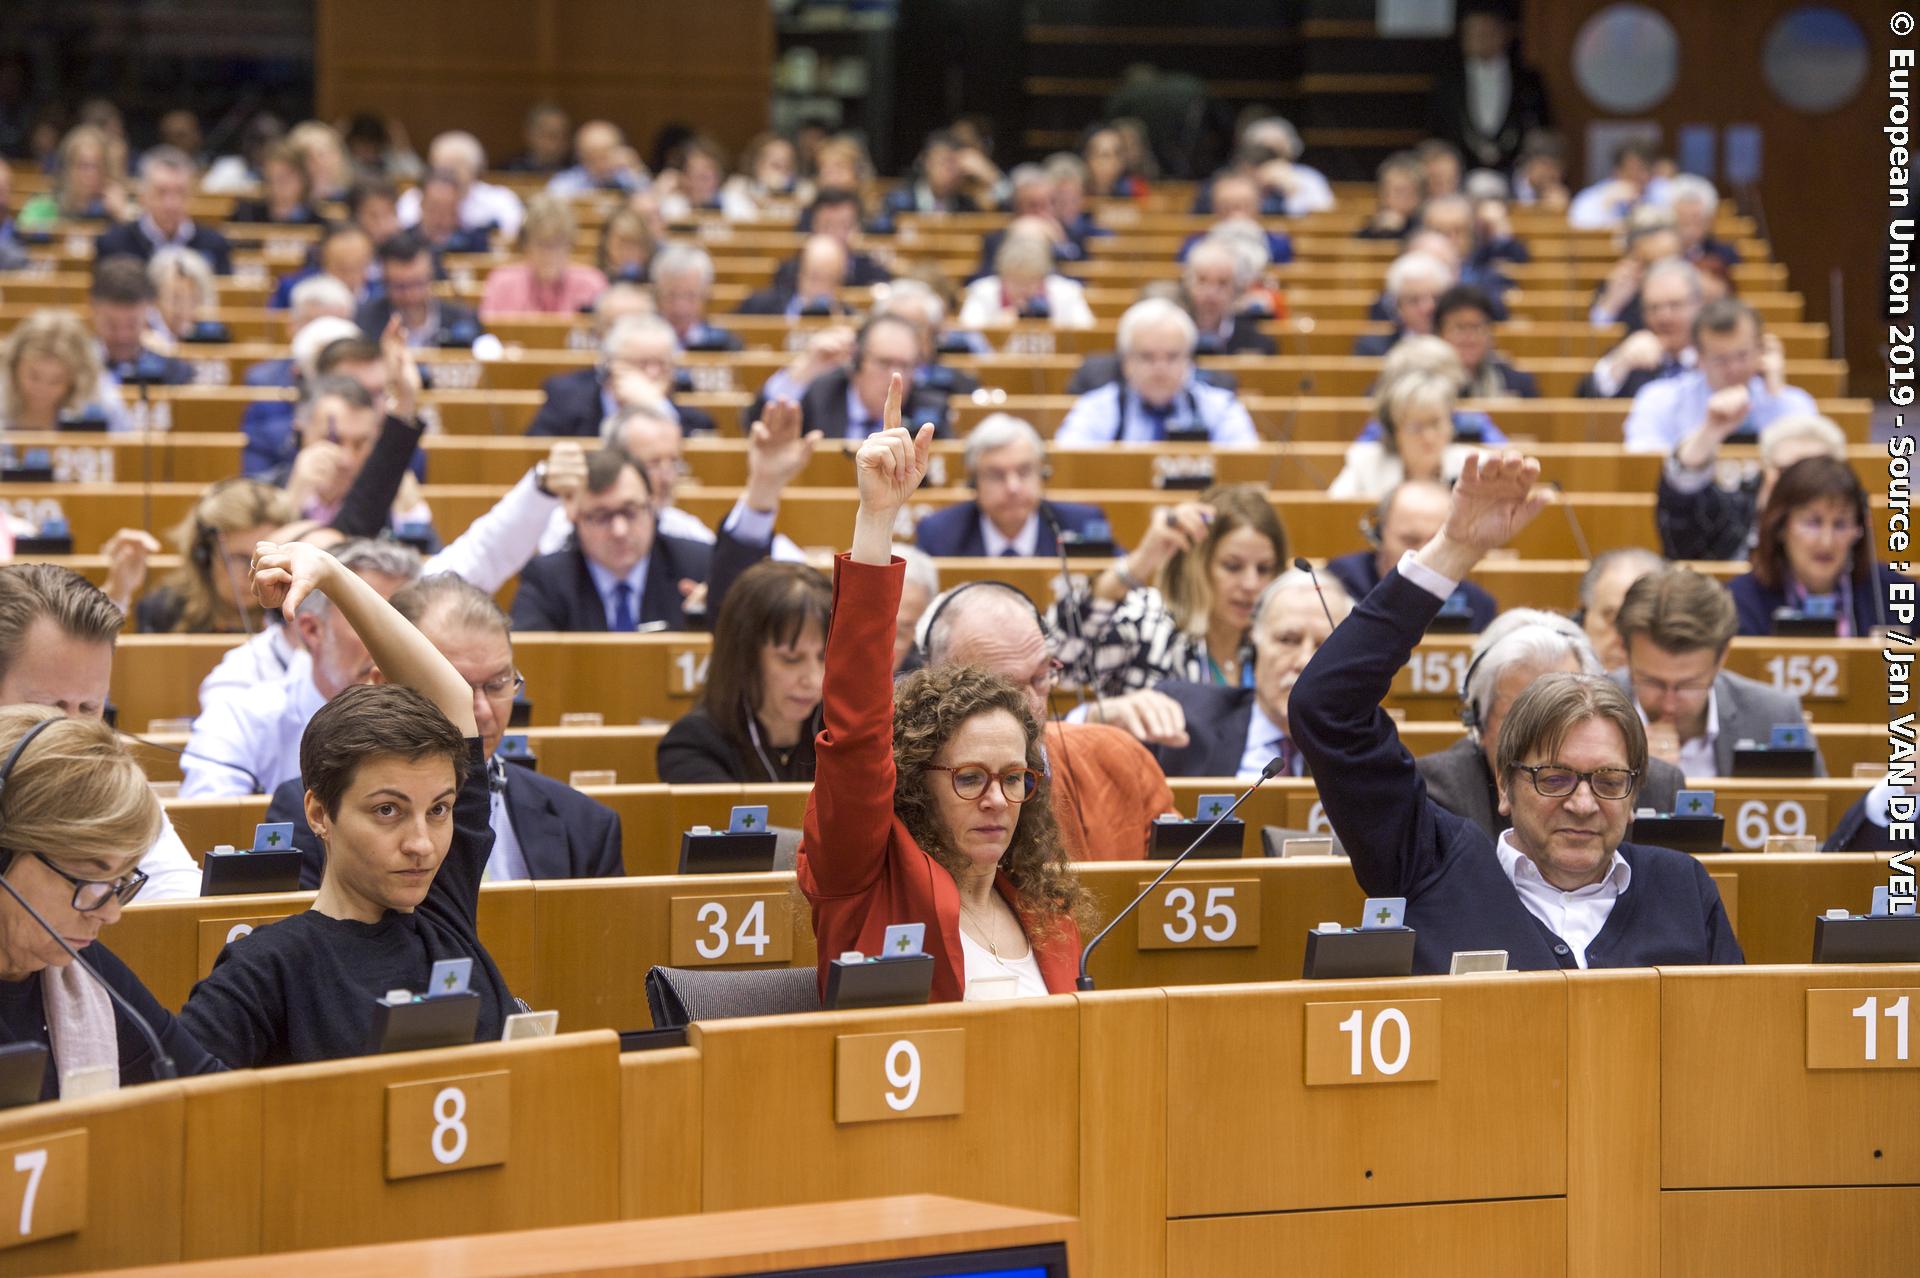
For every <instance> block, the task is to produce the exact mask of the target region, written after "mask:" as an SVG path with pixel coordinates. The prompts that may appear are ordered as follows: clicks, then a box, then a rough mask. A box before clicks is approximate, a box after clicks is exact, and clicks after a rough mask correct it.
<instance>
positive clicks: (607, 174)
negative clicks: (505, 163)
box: [529, 120, 647, 212]
mask: <svg viewBox="0 0 1920 1278" xmlns="http://www.w3.org/2000/svg"><path fill="white" fill-rule="evenodd" d="M646 185H647V171H646V168H645V167H644V166H643V165H642V164H641V163H640V157H639V156H638V155H635V154H634V151H633V148H632V147H630V146H628V145H627V136H626V134H624V133H622V132H621V131H620V126H619V125H617V124H613V123H610V122H609V121H606V120H588V121H587V122H586V123H585V124H582V125H581V126H580V127H579V128H578V129H576V130H574V134H573V166H572V167H571V168H566V169H562V170H560V171H559V172H558V173H555V174H554V175H553V176H552V177H551V178H549V179H548V180H547V194H548V195H551V196H553V197H554V198H555V199H557V200H570V199H572V198H573V197H575V196H577V195H585V194H587V193H588V192H590V191H624V192H628V193H631V192H634V191H639V190H644V189H645V188H646ZM529 212H531V210H529Z"/></svg>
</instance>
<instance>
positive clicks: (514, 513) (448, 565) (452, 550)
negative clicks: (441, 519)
mask: <svg viewBox="0 0 1920 1278" xmlns="http://www.w3.org/2000/svg"><path fill="white" fill-rule="evenodd" d="M559 509H560V499H559V498H557V497H550V496H548V495H547V494H546V493H543V492H541V491H540V488H539V486H538V485H537V484H535V483H534V482H533V472H532V471H528V472H527V473H526V474H524V475H522V476H521V477H520V482H519V483H517V484H515V485H514V486H513V487H512V488H509V489H508V490H507V493H506V496H504V497H502V498H501V499H500V500H499V501H497V502H495V503H494V504H493V505H492V507H491V508H489V509H488V510H487V512H486V513H485V514H483V515H481V516H480V517H479V518H478V519H476V520H474V521H473V522H472V523H471V524H469V525H467V529H466V531H465V532H463V533H461V534H460V535H459V536H458V537H455V538H454V539H453V541H452V542H451V543H449V544H448V545H447V547H446V548H445V549H443V550H441V551H440V552H439V553H438V554H436V555H434V556H433V557H432V558H431V559H428V560H427V562H426V563H425V564H424V565H422V566H421V569H420V574H421V575H422V576H424V577H430V576H432V575H433V574H435V573H441V572H450V573H452V574H453V575H454V576H456V577H459V578H461V579H462V580H463V581H466V582H468V583H469V584H471V585H475V586H478V587H480V589H482V590H484V591H486V592H487V593H488V594H492V593H493V592H494V591H496V590H498V589H500V587H502V586H504V585H506V584H507V582H509V581H511V580H513V578H514V577H515V576H516V575H517V574H518V573H519V571H520V570H521V569H522V568H524V567H526V566H527V561H528V560H529V559H532V558H533V557H534V555H536V554H537V553H539V550H540V538H541V534H542V533H544V532H545V531H546V528H547V521H548V520H549V519H550V518H551V517H552V516H553V515H554V513H555V512H557V511H558V510H559Z"/></svg>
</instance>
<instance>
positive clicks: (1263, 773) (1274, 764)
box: [1073, 754, 1286, 990]
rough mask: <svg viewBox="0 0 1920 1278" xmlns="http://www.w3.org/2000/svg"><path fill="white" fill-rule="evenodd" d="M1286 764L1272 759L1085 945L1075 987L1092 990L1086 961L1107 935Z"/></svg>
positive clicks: (1277, 757)
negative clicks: (1230, 803)
mask: <svg viewBox="0 0 1920 1278" xmlns="http://www.w3.org/2000/svg"><path fill="white" fill-rule="evenodd" d="M1285 762H1286V757H1285V756H1284V755H1278V754H1276V755H1274V756H1273V757H1272V758H1271V759H1268V760H1267V766H1266V767H1264V768H1262V769H1260V779H1259V780H1258V781H1255V782H1254V783H1253V784H1252V785H1250V786H1248V787H1247V788H1246V789H1244V790H1242V791H1241V792H1240V797H1239V798H1237V799H1235V800H1234V801H1233V803H1232V805H1231V806H1229V807H1228V808H1227V810H1226V811H1225V812H1222V813H1221V814H1220V815H1219V816H1217V817H1215V818H1214V819H1213V820H1212V821H1211V822H1209V823H1208V825H1207V828H1206V829H1204V830H1202V831H1200V833H1199V834H1198V835H1197V836H1195V838H1194V840H1193V842H1191V843H1189V844H1187V846H1186V847H1185V848H1184V849H1182V851H1181V853H1180V855H1179V856H1176V857H1175V858H1173V860H1171V861H1169V862H1167V868H1166V869H1164V870H1162V871H1160V874H1159V877H1157V878H1155V879H1154V881H1153V882H1151V883H1149V884H1147V886H1146V887H1144V888H1142V889H1141V890H1140V895H1139V896H1136V897H1134V898H1133V900H1131V901H1129V902H1127V907H1126V908H1125V909H1123V910H1121V911H1120V912H1119V913H1118V914H1116V915H1114V916H1113V922H1111V923H1109V924H1107V925H1106V926H1105V927H1103V928H1101V929H1100V931H1099V933H1098V934H1096V935H1095V936H1094V938H1093V939H1092V940H1091V941H1088V942H1087V943H1086V945H1085V946H1084V947H1083V948H1082V949H1081V951H1080V975H1079V976H1078V977H1076V978H1075V979H1074V983H1073V985H1074V988H1075V989H1078V990H1090V989H1092V988H1093V978H1092V977H1091V976H1088V975H1087V960H1088V959H1090V958H1091V957H1092V956H1093V951H1094V949H1095V947H1097V946H1098V945H1099V944H1100V942H1102V941H1104V940H1106V939H1107V933H1109V932H1111V931H1113V929H1114V928H1116V927H1118V926H1120V920H1122V919H1124V918H1126V917H1127V915H1129V914H1131V913H1133V912H1134V911H1135V910H1137V909H1139V908H1140V903H1141V902H1142V901H1144V900H1146V899H1147V898H1148V897H1149V896H1151V895H1153V890H1154V889H1155V888H1157V887H1159V886H1160V884H1161V883H1163V882H1164V881H1165V880H1166V877H1167V876H1168V875H1169V874H1172V873H1173V872H1174V871H1175V870H1177V869H1179V868H1180V863H1181V862H1182V861H1184V860H1186V859H1187V858H1188V857H1189V856H1191V855H1192V854H1193V850H1194V849H1195V848H1197V847H1199V846H1200V844H1201V843H1202V842H1204V841H1205V840H1206V837H1207V836H1208V835H1209V834H1212V833H1213V831H1214V828H1215V827H1216V826H1218V825H1219V824H1220V823H1221V822H1222V821H1224V820H1226V819H1227V818H1228V817H1230V816H1232V815H1233V814H1234V813H1235V812H1236V811H1238V810H1239V807H1240V805H1241V804H1242V803H1245V802H1246V801H1247V796H1248V795H1250V794H1252V793H1253V792H1254V791H1255V790H1258V789H1259V788H1260V787H1261V786H1263V785H1265V784H1266V783H1267V782H1269V781H1271V780H1272V779H1273V778H1274V777H1275V776H1277V775H1279V772H1280V769H1281V767H1282V766H1283V765H1284V764H1285Z"/></svg>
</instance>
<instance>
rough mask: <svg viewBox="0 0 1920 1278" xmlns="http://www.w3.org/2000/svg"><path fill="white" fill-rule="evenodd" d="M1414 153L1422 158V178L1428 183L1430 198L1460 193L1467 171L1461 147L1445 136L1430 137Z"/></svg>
mask: <svg viewBox="0 0 1920 1278" xmlns="http://www.w3.org/2000/svg"><path fill="white" fill-rule="evenodd" d="M1413 153H1414V155H1415V156H1416V157H1418V158H1419V160H1420V179H1421V181H1422V182H1423V183H1425V185H1426V188H1427V198H1428V199H1436V198H1438V197H1439V196H1442V195H1456V194H1458V193H1459V191H1460V179H1461V176H1462V175H1463V173H1464V172H1465V169H1464V167H1463V165H1462V163H1461V159H1460V148H1459V147H1457V146H1455V145H1454V144H1453V143H1451V142H1448V141H1446V140H1445V139H1443V138H1428V139H1427V140H1426V141H1424V142H1422V143H1421V144H1420V145H1419V146H1416V147H1415V148H1413Z"/></svg>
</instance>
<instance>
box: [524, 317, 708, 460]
mask: <svg viewBox="0 0 1920 1278" xmlns="http://www.w3.org/2000/svg"><path fill="white" fill-rule="evenodd" d="M678 373H679V358H678V351H677V349H676V347H675V344H674V332H673V325H671V324H669V323H667V321H666V320H664V319H662V318H660V317H659V316H658V315H631V316H628V317H627V318H626V319H623V320H621V321H620V322H619V323H617V324H615V325H614V326H613V329H612V331H611V332H609V333H608V334H607V335H606V337H605V338H604V339H603V340H602V341H601V343H600V360H599V362H598V363H597V364H596V365H595V366H594V367H592V368H582V369H578V370H576V371H574V372H571V373H556V374H554V375H553V376H552V377H549V378H547V380H546V381H545V382H543V383H542V384H541V390H543V391H545V392H546V396H547V398H546V402H545V403H543V404H541V405H540V411H539V412H537V413H535V414H534V417H533V422H532V424H530V425H529V426H528V427H527V434H529V435H582V436H592V437H596V438H597V437H598V436H599V435H600V434H601V427H602V425H603V424H604V423H605V422H606V420H607V419H608V418H610V417H612V416H613V415H614V414H616V413H618V412H619V411H620V410H621V409H622V408H627V407H630V406H632V405H633V404H637V403H647V404H653V405H655V406H657V407H658V408H659V409H660V411H662V412H663V413H666V414H667V415H669V416H671V417H673V418H676V419H677V420H678V421H679V422H680V425H681V427H682V428H683V429H684V430H685V432H686V433H687V434H689V435H711V434H712V433H713V418H712V417H711V416H709V415H708V413H707V412H706V410H705V409H700V408H694V407H693V406H691V405H686V406H681V405H678V404H675V403H674V402H673V392H674V389H675V386H676V384H677V375H678Z"/></svg>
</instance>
